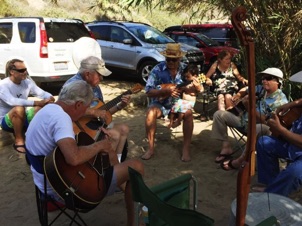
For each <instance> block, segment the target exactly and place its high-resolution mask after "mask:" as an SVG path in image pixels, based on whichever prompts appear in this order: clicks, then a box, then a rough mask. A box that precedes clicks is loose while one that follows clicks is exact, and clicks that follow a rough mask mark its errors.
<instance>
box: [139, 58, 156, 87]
mask: <svg viewBox="0 0 302 226" xmlns="http://www.w3.org/2000/svg"><path fill="white" fill-rule="evenodd" d="M156 64H157V62H156V61H154V60H148V61H145V62H143V63H142V64H141V65H140V67H139V69H138V75H139V79H140V82H141V83H142V84H146V82H147V80H148V77H149V73H150V71H151V70H152V68H153V67H154V66H155V65H156Z"/></svg>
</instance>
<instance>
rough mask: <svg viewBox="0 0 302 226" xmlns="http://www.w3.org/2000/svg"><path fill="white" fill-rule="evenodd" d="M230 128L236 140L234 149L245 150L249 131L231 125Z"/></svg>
mask: <svg viewBox="0 0 302 226" xmlns="http://www.w3.org/2000/svg"><path fill="white" fill-rule="evenodd" d="M229 129H230V131H231V133H232V135H233V137H234V138H235V140H236V143H235V146H234V148H233V150H234V151H239V150H240V151H241V152H243V151H244V150H245V145H246V141H247V132H246V131H245V130H244V129H243V128H242V127H231V126H229Z"/></svg>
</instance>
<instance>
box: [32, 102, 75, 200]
mask: <svg viewBox="0 0 302 226" xmlns="http://www.w3.org/2000/svg"><path fill="white" fill-rule="evenodd" d="M63 138H72V139H75V134H74V131H73V124H72V120H71V118H70V116H69V115H68V114H67V113H66V112H65V111H64V110H63V109H62V108H61V107H60V106H59V105H57V104H47V105H46V106H45V107H43V108H42V109H41V110H40V111H38V112H37V114H36V115H35V117H34V118H33V120H32V121H31V123H30V124H29V127H28V129H27V132H26V148H27V150H28V151H29V152H30V153H31V154H32V155H35V156H38V155H43V156H47V155H49V154H50V153H51V152H52V151H53V150H54V149H55V147H56V146H57V142H58V141H59V140H61V139H63ZM31 171H32V173H33V179H34V183H35V184H36V185H37V187H38V188H39V189H40V190H41V191H44V176H43V174H40V173H38V172H37V171H36V170H35V169H34V168H33V167H32V166H31ZM47 193H48V195H54V196H55V197H57V195H56V193H55V192H54V191H53V190H52V188H51V186H50V185H49V184H48V185H47Z"/></svg>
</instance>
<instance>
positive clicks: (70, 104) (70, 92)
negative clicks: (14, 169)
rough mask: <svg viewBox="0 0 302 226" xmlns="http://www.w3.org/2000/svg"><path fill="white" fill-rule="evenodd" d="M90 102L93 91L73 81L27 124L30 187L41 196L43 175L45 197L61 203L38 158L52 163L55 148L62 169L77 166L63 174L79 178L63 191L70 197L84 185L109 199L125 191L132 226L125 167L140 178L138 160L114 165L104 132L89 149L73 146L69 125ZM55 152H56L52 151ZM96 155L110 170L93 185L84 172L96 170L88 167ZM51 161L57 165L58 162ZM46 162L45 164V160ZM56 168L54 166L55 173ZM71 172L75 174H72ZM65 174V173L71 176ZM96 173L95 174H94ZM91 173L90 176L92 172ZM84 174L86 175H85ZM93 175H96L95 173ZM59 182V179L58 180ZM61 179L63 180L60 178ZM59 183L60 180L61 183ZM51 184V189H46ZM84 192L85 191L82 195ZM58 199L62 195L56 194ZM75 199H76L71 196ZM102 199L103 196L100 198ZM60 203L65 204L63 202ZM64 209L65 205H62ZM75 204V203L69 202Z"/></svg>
mask: <svg viewBox="0 0 302 226" xmlns="http://www.w3.org/2000/svg"><path fill="white" fill-rule="evenodd" d="M92 99H93V91H92V89H91V86H90V85H88V84H87V83H86V82H84V81H75V82H72V83H70V84H67V85H66V86H64V87H63V88H62V90H61V92H60V94H59V97H58V100H57V101H56V102H55V103H54V104H48V105H46V106H45V107H44V108H42V109H41V110H40V111H39V112H38V113H37V115H36V116H35V117H34V118H33V120H32V122H31V124H30V125H29V128H28V130H27V133H26V147H27V157H28V159H29V160H30V163H31V171H32V173H33V178H34V183H35V184H36V186H37V187H38V188H39V189H40V191H41V192H42V193H44V175H43V173H45V172H46V175H47V178H48V181H47V182H48V183H47V194H48V196H50V195H51V196H52V197H53V198H55V199H56V200H58V201H61V202H64V201H63V200H62V199H61V198H60V197H59V196H58V194H60V192H59V191H58V190H57V189H56V192H55V191H54V190H53V189H52V187H54V188H55V187H56V184H55V183H52V181H51V178H52V177H53V175H54V174H56V172H55V173H54V172H52V174H49V175H48V174H47V169H48V168H47V165H46V163H45V168H44V169H43V163H42V162H41V161H40V158H39V157H40V156H46V158H45V159H52V158H49V156H51V155H54V153H56V151H53V150H54V149H55V148H56V147H57V148H59V149H60V153H61V154H62V155H61V156H62V158H64V160H65V161H63V162H64V164H66V167H67V166H68V167H77V166H80V167H81V168H80V170H79V172H78V173H74V174H76V175H66V174H67V173H65V172H66V171H65V170H64V171H63V173H62V174H64V173H65V174H64V176H65V177H70V178H72V180H76V177H79V176H80V179H77V180H76V182H75V183H72V184H71V185H69V186H67V188H66V190H71V192H73V193H77V192H79V190H81V189H80V188H81V185H82V184H86V183H88V185H87V186H86V187H84V188H85V189H83V190H84V191H83V192H85V191H86V190H87V189H88V187H91V186H95V187H97V188H98V189H97V190H101V191H104V195H111V194H113V193H114V191H115V189H116V186H119V187H121V185H124V184H125V185H126V186H123V189H124V191H125V202H126V208H127V217H128V221H127V225H128V226H133V225H134V203H133V201H132V194H131V189H130V183H129V175H128V167H131V168H134V169H136V170H137V171H139V172H140V173H141V174H142V175H143V174H144V167H143V164H142V163H141V162H140V161H139V160H134V159H131V160H126V161H124V162H122V163H120V164H117V163H118V159H117V155H116V153H115V151H114V150H113V147H112V145H111V139H110V135H109V133H107V132H106V131H105V130H104V131H103V132H104V133H105V138H104V139H103V140H101V141H97V142H94V143H92V144H90V145H82V146H81V145H80V146H78V145H77V142H76V140H75V135H74V130H73V121H77V120H78V119H79V118H81V117H82V116H83V115H84V114H85V112H86V110H87V108H89V106H90V103H91V101H92ZM55 150H56V149H55ZM99 153H108V155H109V158H110V162H111V163H112V165H113V166H109V167H107V168H106V169H104V174H103V175H99V176H94V177H92V178H95V181H92V182H94V183H92V182H90V181H88V182H86V181H87V180H88V178H90V177H89V175H86V174H85V173H87V170H86V171H85V169H86V168H89V169H90V168H93V169H95V168H97V167H91V163H90V164H88V161H89V162H90V160H91V159H93V158H94V157H95V156H97V155H98V154H99ZM57 160H58V161H54V162H55V164H57V165H58V163H59V162H60V161H59V160H60V159H57ZM45 162H46V160H45ZM59 168H60V167H59V166H57V168H56V169H59ZM58 171H59V170H58ZM74 171H75V170H74ZM74 171H67V172H74ZM95 171H96V170H95ZM95 171H93V172H95ZM87 174H88V173H87ZM95 175H98V174H97V173H95ZM60 178H61V177H60ZM62 178H63V176H62ZM103 179H104V181H105V182H104V183H105V184H101V185H102V186H100V185H99V184H98V182H99V181H101V180H103ZM62 180H63V179H62ZM49 183H51V185H52V187H51V186H50V185H49ZM64 190H65V189H64ZM86 192H87V191H86ZM87 195H90V194H86V196H87ZM60 196H61V197H62V195H61V194H60ZM74 196H76V195H74ZM102 197H103V196H102ZM62 198H64V197H62ZM64 200H67V199H66V198H64ZM65 203H66V205H68V202H67V201H66V202H65ZM72 203H75V202H72Z"/></svg>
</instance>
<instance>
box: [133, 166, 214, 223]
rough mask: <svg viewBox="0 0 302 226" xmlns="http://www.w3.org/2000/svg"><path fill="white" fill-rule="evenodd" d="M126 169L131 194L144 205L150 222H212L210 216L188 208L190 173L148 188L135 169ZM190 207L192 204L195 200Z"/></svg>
mask: <svg viewBox="0 0 302 226" xmlns="http://www.w3.org/2000/svg"><path fill="white" fill-rule="evenodd" d="M128 171H129V177H130V183H131V189H132V198H133V200H134V201H135V202H138V203H142V204H143V205H145V206H146V207H147V208H148V217H149V225H150V226H163V225H170V226H183V225H190V226H201V225H203V226H208V225H214V220H213V219H211V218H210V217H208V216H206V215H204V214H202V213H199V212H197V211H196V210H194V209H189V206H190V181H191V180H192V175H191V174H186V175H182V176H180V177H177V178H175V179H172V180H169V181H166V182H164V183H162V184H160V185H158V186H156V187H153V188H152V189H150V188H148V187H147V186H146V184H145V182H144V181H143V178H142V175H141V174H140V173H139V172H137V171H136V170H134V169H132V168H130V167H129V168H128ZM194 198H195V199H196V197H194ZM193 208H196V203H194V207H193ZM137 223H138V221H137Z"/></svg>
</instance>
